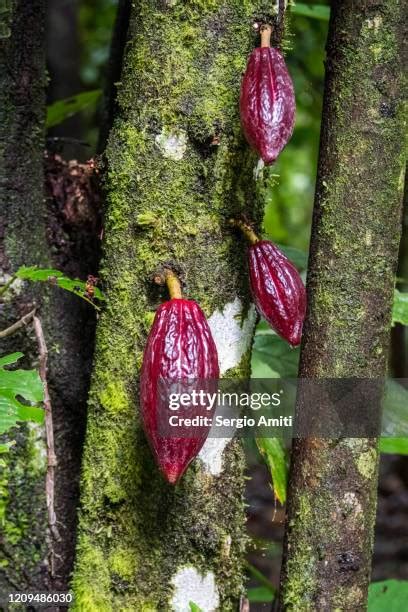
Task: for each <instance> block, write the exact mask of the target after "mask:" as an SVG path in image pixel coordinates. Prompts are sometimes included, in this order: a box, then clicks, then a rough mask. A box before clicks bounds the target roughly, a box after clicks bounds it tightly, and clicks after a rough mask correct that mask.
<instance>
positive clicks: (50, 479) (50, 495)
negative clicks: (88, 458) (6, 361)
mask: <svg viewBox="0 0 408 612" xmlns="http://www.w3.org/2000/svg"><path fill="white" fill-rule="evenodd" d="M33 325H34V331H35V335H36V338H37V344H38V353H39V358H40V368H39V374H40V378H41V380H42V382H43V385H44V406H45V432H46V438H47V476H46V482H45V492H46V498H47V511H48V525H49V528H50V531H51V533H52V535H53V536H54V538H55V539H56V540H59V539H60V535H59V532H58V529H57V525H56V523H57V518H56V515H55V510H54V475H55V467H56V465H57V457H56V455H55V451H54V429H53V422H52V406H51V399H50V394H49V391H48V384H47V359H48V350H47V345H46V342H45V337H44V332H43V328H42V325H41V320H40V319H39V317H36V316H34V318H33Z"/></svg>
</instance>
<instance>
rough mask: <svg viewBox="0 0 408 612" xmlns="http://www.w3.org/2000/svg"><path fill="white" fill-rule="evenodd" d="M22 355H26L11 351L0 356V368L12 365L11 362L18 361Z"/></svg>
mask: <svg viewBox="0 0 408 612" xmlns="http://www.w3.org/2000/svg"><path fill="white" fill-rule="evenodd" d="M21 357H24V355H23V353H10V355H5V356H4V357H1V358H0V368H2V367H3V366H5V365H10V364H11V363H17V361H18V360H19V359H21Z"/></svg>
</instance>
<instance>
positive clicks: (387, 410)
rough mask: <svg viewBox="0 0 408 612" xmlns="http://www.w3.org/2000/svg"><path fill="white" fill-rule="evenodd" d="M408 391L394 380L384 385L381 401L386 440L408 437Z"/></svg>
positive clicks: (387, 381)
mask: <svg viewBox="0 0 408 612" xmlns="http://www.w3.org/2000/svg"><path fill="white" fill-rule="evenodd" d="M407 406H408V390H407V389H405V387H403V386H402V385H401V384H399V383H398V382H397V381H396V380H392V379H388V380H386V383H385V393H384V400H383V419H382V427H383V434H384V437H386V438H394V439H395V438H402V437H406V436H407V435H408V424H407Z"/></svg>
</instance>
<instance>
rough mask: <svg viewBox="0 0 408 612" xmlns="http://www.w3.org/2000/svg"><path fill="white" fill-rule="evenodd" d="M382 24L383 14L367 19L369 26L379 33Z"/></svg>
mask: <svg viewBox="0 0 408 612" xmlns="http://www.w3.org/2000/svg"><path fill="white" fill-rule="evenodd" d="M381 25H382V17H381V15H376V16H375V17H373V19H367V27H368V28H369V29H370V30H371V29H374V32H375V33H376V34H377V32H378V30H379V29H380V27H381Z"/></svg>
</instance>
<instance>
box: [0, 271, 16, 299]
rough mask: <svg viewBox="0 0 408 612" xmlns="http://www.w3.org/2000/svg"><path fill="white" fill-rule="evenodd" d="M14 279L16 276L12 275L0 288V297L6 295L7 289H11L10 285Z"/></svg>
mask: <svg viewBox="0 0 408 612" xmlns="http://www.w3.org/2000/svg"><path fill="white" fill-rule="evenodd" d="M16 278H17V276H16V275H15V274H13V276H12V277H11V278H10V279H9V280H8V281H7V283H6V284H5V285H3V287H0V296H2V295H3V294H4V293H6V291H7V289H9V288H10V287H11V285H12V284H13V283H14V281H15V280H16Z"/></svg>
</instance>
